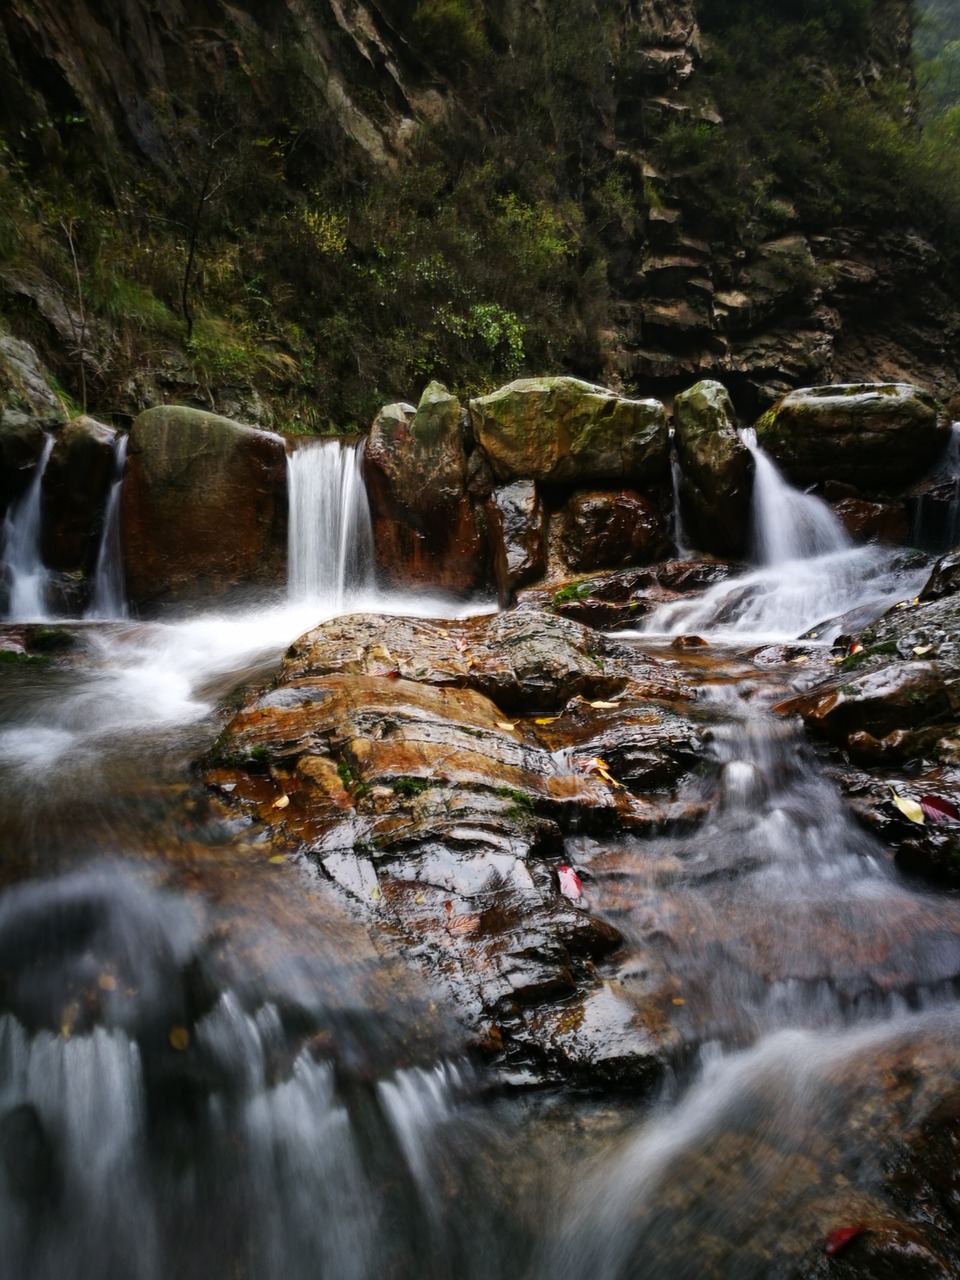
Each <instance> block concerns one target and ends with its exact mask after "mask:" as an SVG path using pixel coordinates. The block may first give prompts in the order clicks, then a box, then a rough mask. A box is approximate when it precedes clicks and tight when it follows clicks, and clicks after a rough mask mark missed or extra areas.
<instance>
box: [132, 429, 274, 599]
mask: <svg viewBox="0 0 960 1280" xmlns="http://www.w3.org/2000/svg"><path fill="white" fill-rule="evenodd" d="M121 522H122V545H123V548H124V561H125V566H126V574H127V589H128V593H129V597H130V600H131V602H132V603H133V604H134V605H136V606H138V607H141V608H143V607H147V606H155V605H158V604H166V603H167V602H174V601H190V600H202V599H206V598H209V597H211V596H212V597H217V596H224V595H226V594H227V593H228V592H230V591H233V590H236V589H244V588H247V589H249V588H252V587H256V588H260V589H267V588H274V589H275V588H276V587H278V586H279V585H280V584H282V583H284V582H285V581H286V560H287V504H286V453H285V450H284V444H283V440H282V439H281V438H280V437H279V436H276V435H272V434H270V433H268V432H265V431H258V430H256V429H255V428H253V427H246V426H242V425H241V424H239V423H236V422H231V421H230V420H229V419H227V418H220V417H217V416H216V415H215V414H211V413H204V412H203V411H201V410H199V409H188V408H181V407H164V408H156V409H147V410H146V411H145V412H144V413H141V414H140V415H139V417H138V418H137V419H136V420H135V421H134V424H133V427H132V429H131V431H130V447H129V454H128V460H127V474H126V478H125V481H124V485H123V489H122V517H121Z"/></svg>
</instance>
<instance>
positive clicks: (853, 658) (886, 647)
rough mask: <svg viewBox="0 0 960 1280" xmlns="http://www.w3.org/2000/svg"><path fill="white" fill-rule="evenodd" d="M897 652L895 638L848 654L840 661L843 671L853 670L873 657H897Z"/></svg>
mask: <svg viewBox="0 0 960 1280" xmlns="http://www.w3.org/2000/svg"><path fill="white" fill-rule="evenodd" d="M897 652H898V650H897V646H896V644H895V643H894V641H893V640H884V642H883V643H882V644H875V645H871V646H869V648H864V649H861V650H860V652H859V653H851V654H848V655H847V657H845V658H844V659H843V661H842V662H841V663H840V668H841V670H843V671H853V670H854V669H855V668H857V667H861V666H863V664H864V663H865V662H869V661H870V659H871V658H880V657H891V656H893V657H895V656H896V655H897Z"/></svg>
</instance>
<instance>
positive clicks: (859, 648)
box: [847, 640, 863, 658]
mask: <svg viewBox="0 0 960 1280" xmlns="http://www.w3.org/2000/svg"><path fill="white" fill-rule="evenodd" d="M855 653H863V645H862V644H861V643H860V641H859V640H854V642H853V644H852V645H850V647H849V648H848V649H847V657H848V658H852V657H853V655H854V654H855Z"/></svg>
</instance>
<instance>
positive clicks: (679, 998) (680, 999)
mask: <svg viewBox="0 0 960 1280" xmlns="http://www.w3.org/2000/svg"><path fill="white" fill-rule="evenodd" d="M673 1003H674V1004H686V1003H687V1002H686V1000H684V999H683V997H682V996H674V997H673Z"/></svg>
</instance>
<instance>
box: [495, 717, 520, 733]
mask: <svg viewBox="0 0 960 1280" xmlns="http://www.w3.org/2000/svg"><path fill="white" fill-rule="evenodd" d="M516 727H517V726H516V725H515V724H511V723H510V721H509V720H498V721H497V728H498V729H505V730H506V731H507V733H513V732H515V730H516Z"/></svg>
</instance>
